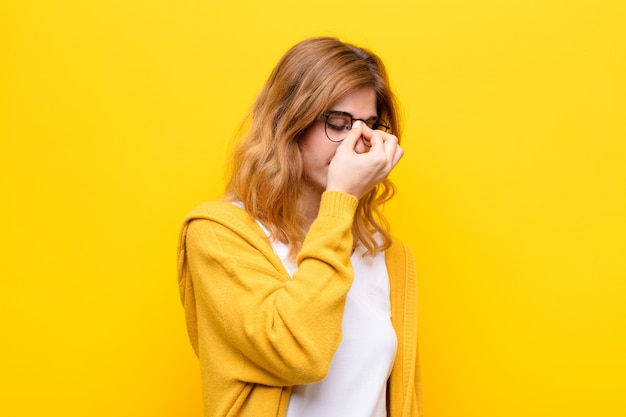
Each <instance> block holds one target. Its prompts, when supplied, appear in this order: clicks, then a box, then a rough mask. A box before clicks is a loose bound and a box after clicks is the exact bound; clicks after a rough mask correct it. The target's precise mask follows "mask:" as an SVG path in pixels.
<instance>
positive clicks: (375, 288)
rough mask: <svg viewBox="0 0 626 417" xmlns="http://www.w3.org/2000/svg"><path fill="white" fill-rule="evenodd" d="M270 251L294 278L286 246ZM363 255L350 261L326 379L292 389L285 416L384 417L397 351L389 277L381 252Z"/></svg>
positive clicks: (274, 244)
mask: <svg viewBox="0 0 626 417" xmlns="http://www.w3.org/2000/svg"><path fill="white" fill-rule="evenodd" d="M260 226H261V227H262V228H263V230H265V232H266V233H268V231H267V229H265V227H263V225H260ZM268 235H269V233H268ZM272 247H273V248H274V251H275V252H276V254H277V255H278V257H279V258H280V259H281V260H282V261H283V264H284V265H285V269H287V271H288V272H289V274H290V275H292V276H293V273H294V272H295V271H296V270H297V266H296V264H295V262H293V261H291V262H289V261H287V254H288V252H289V248H288V247H287V245H286V244H284V243H281V242H276V241H272ZM364 252H365V248H363V247H358V248H357V249H356V250H355V252H354V253H353V254H352V256H351V257H350V259H351V261H352V267H353V269H354V282H353V284H352V287H351V288H350V290H349V291H348V295H347V298H346V308H345V311H344V316H343V322H342V328H343V338H342V340H341V343H340V345H339V348H338V349H337V352H336V353H335V356H334V357H333V361H332V363H331V366H330V370H329V372H328V375H327V377H326V378H325V379H324V380H322V381H320V382H318V383H315V384H308V385H297V386H294V387H293V391H292V394H291V399H290V401H289V407H288V409H287V417H320V416H323V417H346V416H350V417H385V416H386V415H387V380H388V379H389V375H390V374H391V368H392V367H393V362H394V359H395V356H396V350H397V346H398V341H397V338H396V333H395V330H394V329H393V326H392V324H391V305H390V300H389V275H388V274H387V266H386V264H385V255H384V253H378V254H377V255H376V256H375V257H373V258H372V257H371V256H362V255H363V253H364Z"/></svg>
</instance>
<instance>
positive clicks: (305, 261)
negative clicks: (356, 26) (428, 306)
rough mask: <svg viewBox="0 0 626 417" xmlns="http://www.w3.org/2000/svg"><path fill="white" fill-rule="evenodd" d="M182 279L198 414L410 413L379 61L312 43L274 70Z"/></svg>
mask: <svg viewBox="0 0 626 417" xmlns="http://www.w3.org/2000/svg"><path fill="white" fill-rule="evenodd" d="M248 126H249V129H248V130H247V132H246V133H245V134H244V135H243V137H241V138H240V140H239V142H238V144H237V146H236V148H235V150H234V153H233V157H232V173H231V178H230V181H229V183H228V186H227V189H226V193H225V196H224V198H223V200H222V201H214V202H208V203H204V204H201V205H200V206H198V207H197V208H196V209H194V210H193V211H192V212H191V213H190V214H189V215H188V216H187V218H186V219H185V220H184V223H183V226H182V229H181V234H180V242H179V258H178V281H179V287H180V295H181V299H182V302H183V306H184V310H185V314H186V320H187V328H188V331H189V336H190V339H191V343H192V345H193V348H194V349H195V352H196V354H197V355H198V358H199V361H200V367H201V373H202V383H203V397H204V409H205V416H206V417H209V416H220V417H222V416H253V417H266V416H272V417H275V416H280V417H283V416H286V417H313V416H320V417H335V416H337V417H339V416H341V417H361V416H362V417H370V416H374V417H383V416H390V417H413V416H418V415H419V408H420V404H419V402H420V401H419V389H418V387H419V384H418V360H417V333H416V332H417V300H416V297H417V295H416V282H415V267H414V260H413V255H412V252H411V251H410V249H409V248H408V247H407V246H405V245H404V244H403V243H402V242H400V241H398V240H397V239H395V238H393V237H392V236H391V235H390V233H389V231H388V225H387V221H386V220H385V218H384V217H383V216H382V214H381V211H380V209H381V206H382V204H383V203H385V202H386V201H388V200H389V199H390V198H391V197H392V196H393V194H394V187H393V185H392V184H391V182H390V181H389V180H388V179H387V176H388V175H389V173H390V172H391V171H392V170H393V168H394V167H395V166H396V164H397V163H398V161H399V160H400V158H401V157H402V155H403V150H402V148H401V147H400V146H399V137H400V123H399V120H398V114H397V110H396V104H395V99H394V96H393V94H392V92H391V90H390V88H389V82H388V79H387V75H386V72H385V68H384V66H383V63H382V62H381V60H380V59H379V58H378V57H377V56H376V55H374V54H373V53H371V52H370V51H368V50H366V49H363V48H359V47H356V46H354V45H350V44H346V43H343V42H341V41H340V40H338V39H335V38H323V37H320V38H312V39H307V40H305V41H302V42H300V43H299V44H297V45H295V46H294V47H292V48H291V49H290V50H289V51H287V53H286V54H285V55H284V56H283V57H282V59H281V60H280V61H279V62H278V64H277V66H276V67H275V69H274V70H273V72H272V74H271V75H270V77H269V79H268V81H267V83H266V84H265V86H264V88H263V90H262V91H261V93H260V94H259V96H258V98H257V99H256V101H255V103H254V105H253V107H252V109H251V111H250V114H249V120H248Z"/></svg>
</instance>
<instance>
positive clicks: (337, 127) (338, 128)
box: [327, 121, 350, 132]
mask: <svg viewBox="0 0 626 417" xmlns="http://www.w3.org/2000/svg"><path fill="white" fill-rule="evenodd" d="M327 124H328V127H329V128H330V129H332V130H336V131H338V132H343V131H344V130H349V129H350V126H346V125H345V124H344V125H336V124H334V123H331V122H330V121H329V122H328V123H327Z"/></svg>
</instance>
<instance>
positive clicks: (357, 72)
mask: <svg viewBox="0 0 626 417" xmlns="http://www.w3.org/2000/svg"><path fill="white" fill-rule="evenodd" d="M361 87H373V88H374V90H375V91H376V107H377V112H378V116H379V117H380V118H381V119H384V120H385V121H386V122H387V124H388V125H389V127H390V128H391V129H390V130H391V133H392V134H394V135H396V136H397V137H398V139H400V134H401V131H400V120H399V115H398V111H397V102H396V98H395V96H394V94H393V93H392V91H391V88H390V86H389V80H388V77H387V72H386V70H385V67H384V65H383V62H382V61H381V59H380V58H379V57H378V56H376V55H375V54H374V53H372V52H370V51H369V50H367V49H363V48H359V47H357V46H354V45H351V44H348V43H344V42H342V41H340V40H339V39H336V38H330V37H316V38H310V39H306V40H304V41H302V42H300V43H298V44H296V45H295V46H293V47H292V48H291V49H289V50H288V51H287V52H286V53H285V55H284V56H283V57H282V58H281V59H280V61H279V62H278V64H277V65H276V67H275V68H274V70H273V71H272V73H271V75H270V77H269V79H268V80H267V82H266V84H265V86H264V87H263V89H262V90H261V92H260V94H259V96H258V97H257V99H256V100H255V102H254V104H253V106H252V108H251V109H250V111H249V113H248V115H247V116H246V119H245V120H244V126H246V127H247V130H246V132H245V133H244V134H243V135H242V137H241V138H240V139H239V140H238V142H237V144H236V145H235V148H234V150H233V154H232V160H231V167H230V180H229V181H228V184H227V186H226V194H225V199H226V200H230V201H235V200H239V201H241V202H243V204H244V207H245V209H246V211H247V212H248V213H250V215H251V216H252V217H253V218H255V219H257V220H258V221H260V222H261V223H262V224H263V225H264V226H265V227H267V228H268V230H269V231H270V233H271V235H272V237H273V238H275V239H278V240H280V241H281V242H284V243H286V244H288V245H289V247H290V257H292V258H294V257H295V256H296V255H297V253H298V252H299V251H300V248H301V247H302V243H303V241H304V237H305V234H306V231H305V230H304V227H303V224H304V213H305V212H306V207H304V202H303V199H302V198H301V194H300V188H301V187H299V184H302V183H303V182H304V181H305V177H304V170H303V163H302V156H301V153H300V147H299V143H298V142H299V137H300V135H301V134H302V133H303V132H304V131H305V130H306V129H307V128H308V127H310V126H311V125H312V124H313V123H315V122H316V121H317V120H318V119H319V118H320V116H321V115H322V114H323V113H324V112H325V111H327V110H328V109H329V106H330V105H332V104H333V103H334V102H336V101H337V100H338V99H339V98H341V97H342V96H343V95H345V94H346V93H348V92H350V91H352V90H354V89H357V88H361ZM394 193H395V187H394V185H393V184H392V183H391V181H389V180H388V179H385V180H383V181H381V182H380V183H379V184H377V185H376V186H375V187H374V188H373V189H372V190H370V191H369V192H368V193H367V194H365V195H364V196H363V197H361V198H360V200H359V204H358V207H357V211H356V214H355V218H354V223H353V230H352V231H353V236H354V241H355V246H356V245H357V244H358V243H359V242H360V243H361V244H363V245H364V246H365V248H366V249H367V252H368V253H369V254H370V255H375V254H376V253H377V252H380V251H384V250H385V249H387V248H388V247H389V246H390V245H391V237H390V235H389V224H388V222H387V220H386V219H385V217H384V216H383V214H382V212H381V209H382V205H383V204H384V203H385V202H387V201H389V200H390V199H391V197H393V195H394ZM377 233H378V234H379V235H380V237H381V238H382V239H381V240H380V241H378V240H377V239H376V234H377Z"/></svg>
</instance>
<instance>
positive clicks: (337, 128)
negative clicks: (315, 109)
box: [321, 111, 390, 142]
mask: <svg viewBox="0 0 626 417" xmlns="http://www.w3.org/2000/svg"><path fill="white" fill-rule="evenodd" d="M321 118H324V119H325V121H324V131H325V132H326V137H327V138H328V140H330V141H331V142H341V141H342V140H344V139H345V137H346V136H347V135H348V132H349V131H350V129H352V124H353V123H354V122H356V121H357V120H360V121H362V122H363V123H365V124H366V125H367V127H369V128H370V129H375V130H376V129H379V130H382V131H385V132H388V131H389V129H390V128H389V126H387V125H386V124H385V123H386V122H383V121H381V120H378V118H377V117H372V118H371V119H368V120H363V119H357V118H355V117H352V115H351V114H350V113H346V112H345V111H328V112H326V113H324V114H322V116H321Z"/></svg>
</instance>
